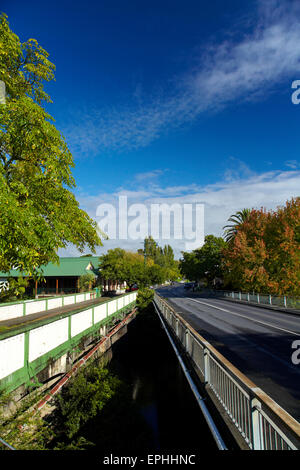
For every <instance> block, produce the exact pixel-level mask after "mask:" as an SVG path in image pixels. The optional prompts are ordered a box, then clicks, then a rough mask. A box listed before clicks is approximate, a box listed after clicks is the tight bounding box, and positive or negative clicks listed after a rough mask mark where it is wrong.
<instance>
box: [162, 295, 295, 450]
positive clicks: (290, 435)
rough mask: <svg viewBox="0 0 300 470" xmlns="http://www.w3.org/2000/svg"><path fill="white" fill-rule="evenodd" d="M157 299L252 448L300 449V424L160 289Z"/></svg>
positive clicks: (195, 362)
mask: <svg viewBox="0 0 300 470" xmlns="http://www.w3.org/2000/svg"><path fill="white" fill-rule="evenodd" d="M154 302H155V304H156V306H157V308H158V309H159V311H160V312H161V313H162V315H163V317H164V319H165V321H166V322H167V324H168V325H169V326H170V328H171V330H172V331H173V333H174V334H175V335H176V337H177V338H178V340H179V341H180V343H181V345H182V346H183V348H184V349H185V351H186V353H187V354H188V356H189V357H190V358H191V359H192V361H193V364H194V366H195V368H196V369H197V370H198V371H199V372H200V376H202V378H203V381H204V382H205V384H206V385H207V386H208V387H209V389H210V390H211V391H212V392H213V394H214V396H215V397H216V399H217V401H218V402H219V403H220V405H221V406H222V408H223V409H224V410H225V411H226V413H227V415H228V416H229V418H230V419H231V421H232V423H233V424H234V425H235V426H236V428H237V429H238V431H239V433H240V435H241V436H242V437H243V439H244V440H245V442H246V443H247V444H248V446H249V448H250V449H253V450H263V449H265V450H275V449H278V450H290V449H293V450H296V449H300V424H299V423H298V422H297V421H296V420H295V419H294V418H293V417H292V416H290V415H289V414H288V413H287V412H286V411H285V410H283V409H282V408H281V407H280V406H279V405H278V404H277V403H275V402H274V401H273V400H272V399H271V398H270V397H269V396H268V395H267V394H266V393H264V392H263V391H262V390H261V389H260V388H258V387H257V386H256V385H255V384H254V383H253V382H252V381H250V380H249V379H248V378H247V377H246V376H245V375H244V374H242V373H241V372H240V371H239V370H238V369H236V368H235V367H234V366H233V365H232V364H231V363H230V362H229V361H228V360H227V359H226V358H225V357H224V356H222V355H221V354H220V353H219V352H218V351H217V350H216V349H215V348H214V347H213V346H212V345H211V344H210V343H208V342H207V341H206V340H205V339H204V338H203V337H202V336H200V335H199V334H198V333H197V332H196V331H195V330H194V329H193V328H192V327H191V325H189V324H188V323H187V322H186V321H185V320H184V319H183V318H182V317H181V316H180V315H179V314H178V313H176V312H175V310H174V309H173V308H172V307H171V306H170V305H169V304H168V303H167V302H166V300H164V299H163V298H162V297H160V296H159V295H158V294H157V293H156V292H155V294H154Z"/></svg>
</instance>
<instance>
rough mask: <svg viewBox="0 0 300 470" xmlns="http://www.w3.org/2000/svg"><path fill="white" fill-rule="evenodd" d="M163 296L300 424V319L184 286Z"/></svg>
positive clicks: (164, 290)
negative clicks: (295, 355)
mask: <svg viewBox="0 0 300 470" xmlns="http://www.w3.org/2000/svg"><path fill="white" fill-rule="evenodd" d="M157 292H158V294H160V295H162V296H163V297H166V298H168V299H169V301H170V304H171V305H172V306H173V308H174V309H175V311H176V312H178V313H180V315H181V316H182V317H183V318H184V319H185V320H186V321H188V322H189V323H190V325H191V326H192V327H193V328H194V329H195V330H196V331H197V332H198V333H199V334H201V335H202V336H203V337H204V338H205V339H207V340H208V341H209V342H210V343H211V344H212V345H213V346H214V347H215V348H216V349H217V350H218V351H219V352H220V353H221V354H223V356H225V357H226V358H227V359H228V360H229V361H230V362H231V363H232V364H233V365H234V366H236V367H237V368H238V369H239V370H240V371H241V372H243V373H244V374H245V375H246V376H247V377H249V378H250V379H251V380H252V381H253V382H254V383H255V384H256V385H257V386H258V387H260V388H261V389H262V390H264V391H265V392H266V393H267V394H268V395H269V396H270V397H271V398H273V400H275V401H276V402H277V403H278V404H279V405H280V406H281V407H282V408H284V409H285V410H286V411H287V412H288V413H290V414H291V415H292V416H293V417H294V418H295V419H297V420H298V421H300V364H299V365H295V364H293V362H292V354H293V353H294V352H295V351H296V350H295V349H293V348H292V343H293V342H294V341H295V340H298V341H299V340H300V317H297V316H296V315H291V314H287V313H282V312H277V311H273V310H269V309H267V308H262V307H256V306H252V305H244V304H238V303H233V302H230V301H227V300H221V299H216V298H213V297H210V296H205V295H204V294H197V295H195V294H193V293H192V292H191V291H186V290H185V289H184V287H183V285H182V284H181V285H175V286H169V287H163V288H159V289H157ZM298 348H299V346H298ZM298 357H300V355H299V356H298Z"/></svg>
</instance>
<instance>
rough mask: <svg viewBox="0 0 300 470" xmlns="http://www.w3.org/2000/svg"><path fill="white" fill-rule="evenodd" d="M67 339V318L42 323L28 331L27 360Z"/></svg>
mask: <svg viewBox="0 0 300 470" xmlns="http://www.w3.org/2000/svg"><path fill="white" fill-rule="evenodd" d="M67 340H68V318H67V317H66V318H62V319H61V320H58V321H55V322H53V323H49V325H43V326H40V327H39V328H35V329H34V330H31V331H30V332H29V362H32V361H34V360H35V359H37V358H38V357H40V356H42V355H43V354H46V353H47V352H49V351H51V349H54V348H56V347H57V346H60V345H61V344H63V343H64V342H65V341H67Z"/></svg>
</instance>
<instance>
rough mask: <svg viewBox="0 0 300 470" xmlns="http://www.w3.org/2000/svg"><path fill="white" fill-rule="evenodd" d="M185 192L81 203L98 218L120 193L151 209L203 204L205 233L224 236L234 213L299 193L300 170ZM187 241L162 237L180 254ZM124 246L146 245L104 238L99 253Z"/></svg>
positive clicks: (157, 190)
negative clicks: (159, 205) (101, 209)
mask: <svg viewBox="0 0 300 470" xmlns="http://www.w3.org/2000/svg"><path fill="white" fill-rule="evenodd" d="M183 188H184V191H183V190H182V192H178V187H176V186H173V187H172V186H169V187H164V188H163V187H155V188H154V187H151V189H150V188H146V190H144V191H140V190H139V188H137V190H136V191H132V190H130V191H126V190H124V189H122V190H121V191H119V190H117V191H115V193H113V194H99V195H98V196H90V197H89V196H85V197H80V196H79V197H77V199H78V200H79V202H80V205H81V207H82V208H83V209H85V210H86V211H87V212H88V213H89V215H90V216H91V217H93V218H96V209H97V206H98V205H99V204H102V203H103V202H109V203H111V204H113V205H114V207H116V208H117V207H118V196H119V195H127V196H128V206H130V205H131V204H133V203H140V204H144V205H145V206H146V207H147V208H148V210H149V212H150V207H151V204H153V203H166V204H174V203H177V204H181V205H183V204H187V203H194V204H196V203H203V204H204V207H205V226H204V231H205V235H207V234H214V235H216V236H221V235H222V233H223V230H222V227H223V226H224V225H225V224H226V222H227V219H228V218H229V217H230V215H232V214H234V213H235V212H236V211H238V210H241V209H243V208H246V207H247V208H250V209H252V208H255V209H260V208H261V207H265V208H266V209H269V210H270V209H273V210H274V209H276V208H277V207H278V206H282V205H284V204H285V202H286V201H287V200H290V199H291V198H292V197H297V196H299V188H300V171H299V170H298V171H270V172H265V173H262V174H254V173H251V174H249V175H248V177H237V178H235V179H231V180H230V181H228V180H224V181H219V182H217V183H215V184H212V185H206V186H203V187H200V186H197V185H195V184H192V185H190V186H185V187H182V189H183ZM185 241H186V240H174V239H171V240H160V241H159V243H160V244H162V245H164V244H167V243H170V245H171V246H172V247H173V248H174V250H175V252H176V255H177V256H178V257H179V256H180V251H181V250H185ZM117 246H122V247H123V248H125V249H130V250H134V251H136V250H137V249H138V248H141V247H142V240H137V241H135V240H108V241H104V247H103V248H100V249H99V253H103V252H106V250H107V249H110V248H115V247H117ZM64 253H72V254H70V256H73V255H74V256H75V254H76V250H74V249H73V248H71V252H69V251H67V252H66V251H64Z"/></svg>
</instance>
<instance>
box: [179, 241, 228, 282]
mask: <svg viewBox="0 0 300 470" xmlns="http://www.w3.org/2000/svg"><path fill="white" fill-rule="evenodd" d="M225 246H226V242H225V241H224V240H223V238H222V237H215V236H214V235H207V236H206V237H205V240H204V244H203V246H202V247H201V248H197V249H196V250H194V251H192V252H191V253H187V252H183V253H182V256H183V257H182V259H181V260H180V269H181V272H182V273H183V274H184V275H185V276H186V277H187V278H188V279H190V280H193V281H200V280H205V281H206V282H207V284H213V281H214V279H215V278H223V261H222V257H223V255H222V253H223V249H224V248H225Z"/></svg>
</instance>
